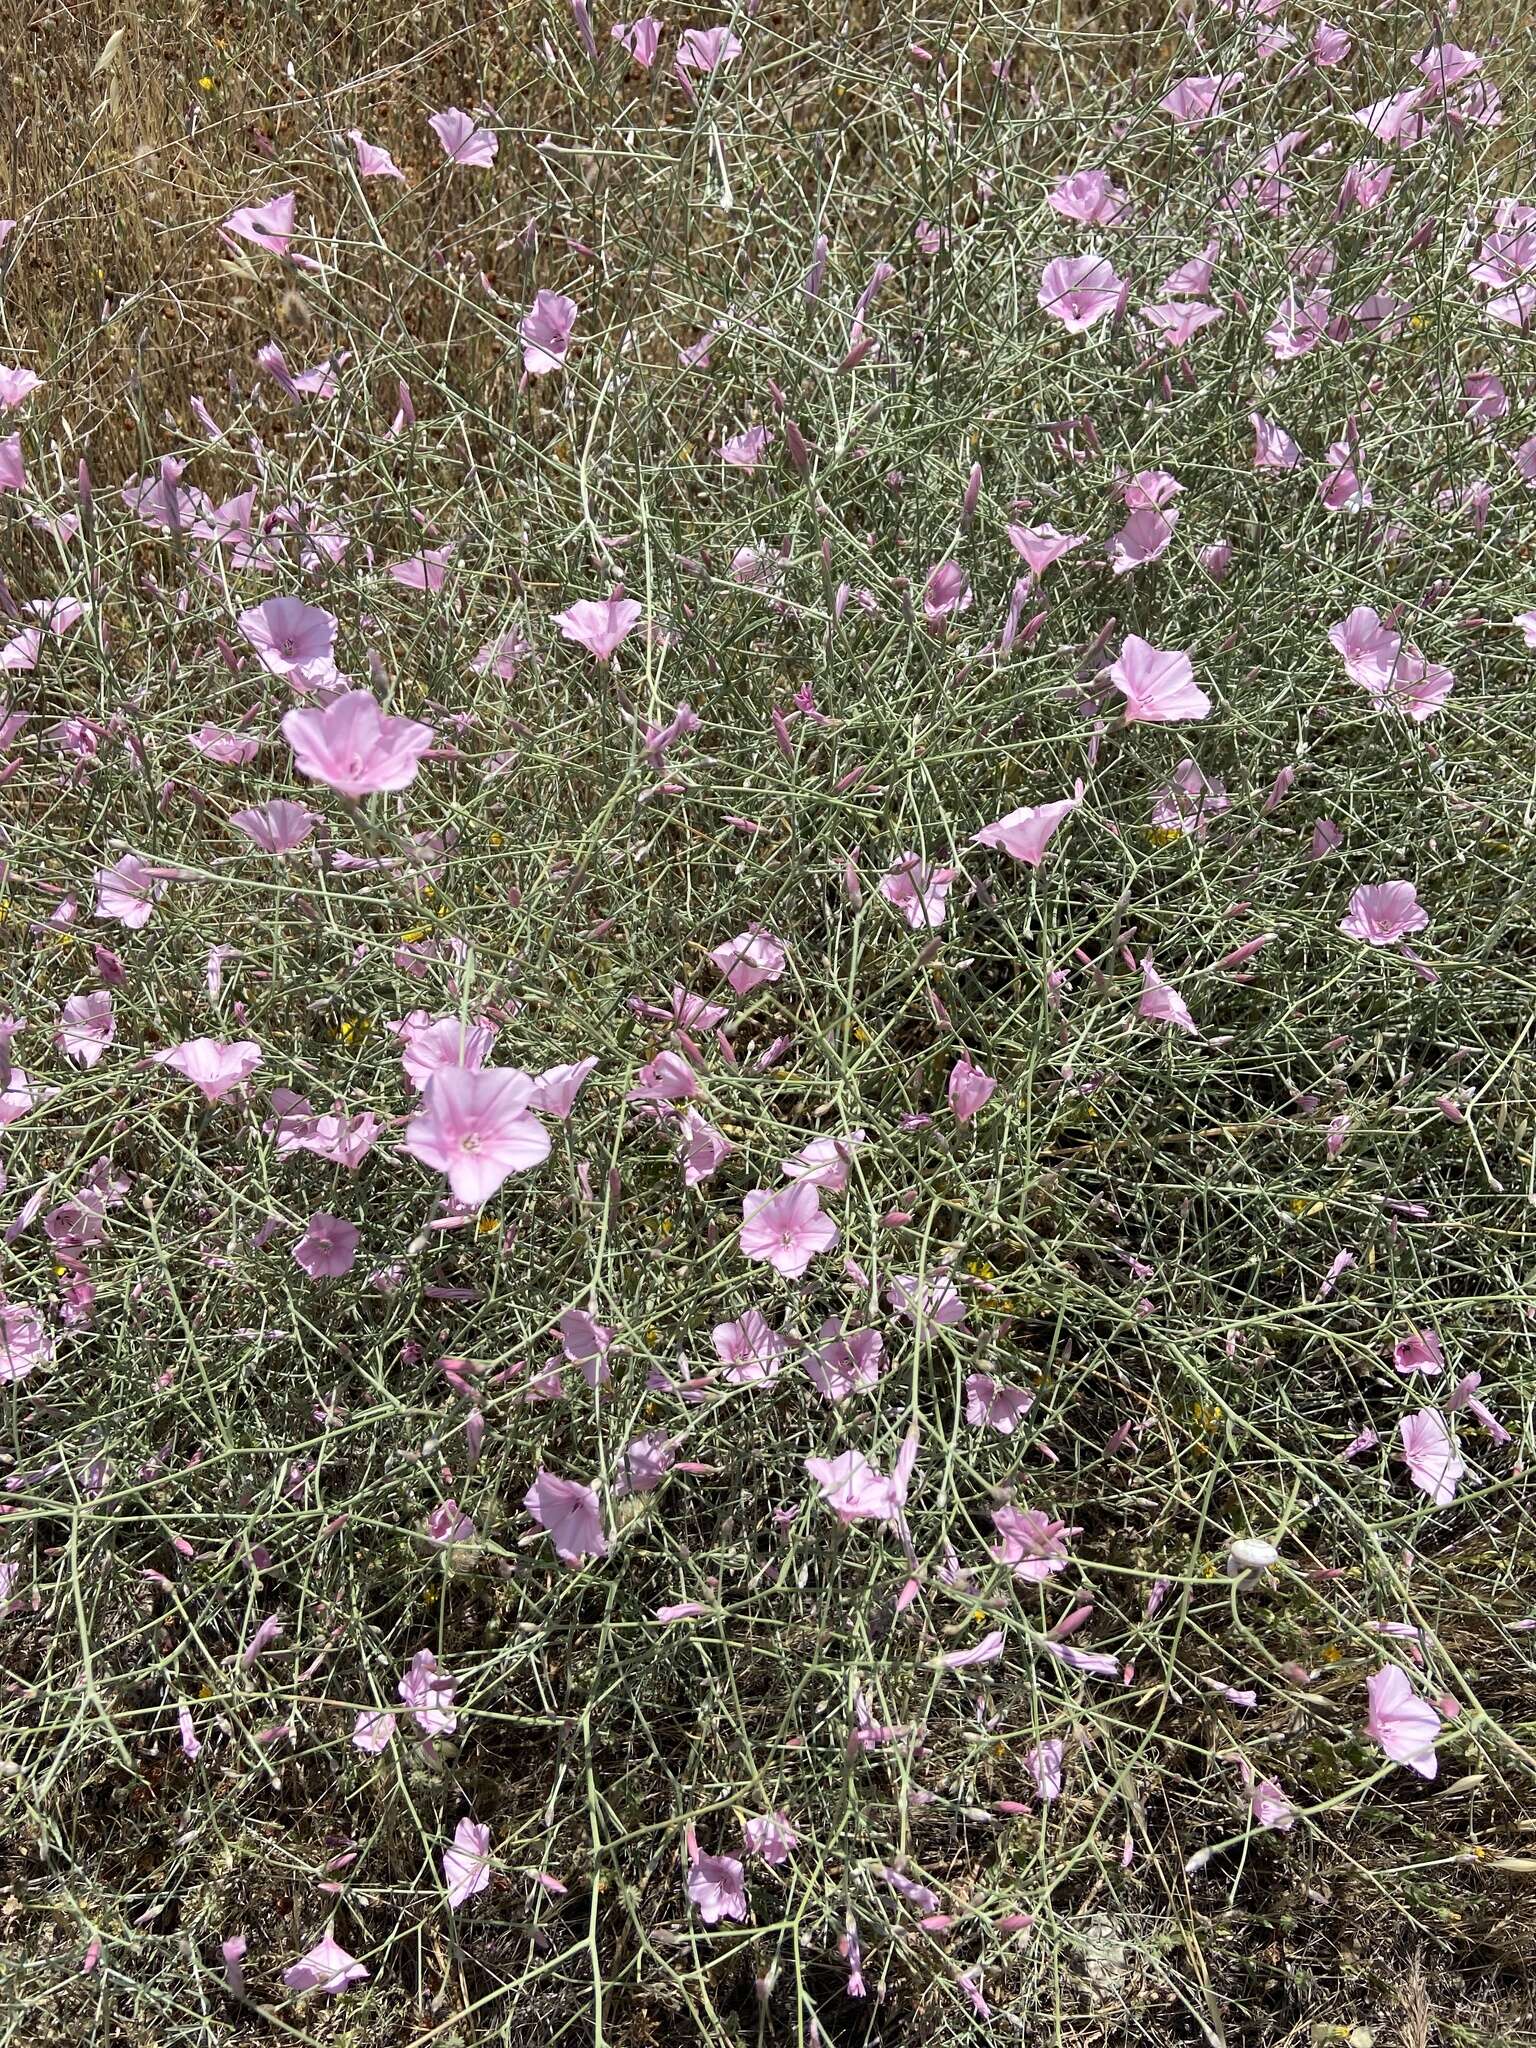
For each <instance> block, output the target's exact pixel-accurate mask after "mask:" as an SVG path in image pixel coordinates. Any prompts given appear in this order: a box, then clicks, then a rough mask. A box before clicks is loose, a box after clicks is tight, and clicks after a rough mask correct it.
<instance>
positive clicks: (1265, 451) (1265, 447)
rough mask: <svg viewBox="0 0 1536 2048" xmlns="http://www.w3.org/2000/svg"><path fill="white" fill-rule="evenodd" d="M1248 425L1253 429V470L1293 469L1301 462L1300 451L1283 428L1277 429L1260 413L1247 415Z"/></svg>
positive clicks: (1272, 422) (1271, 421)
mask: <svg viewBox="0 0 1536 2048" xmlns="http://www.w3.org/2000/svg"><path fill="white" fill-rule="evenodd" d="M1248 424H1249V425H1250V426H1251V427H1252V428H1253V436H1254V444H1255V445H1254V450H1253V466H1254V468H1255V469H1282V470H1283V469H1294V468H1295V467H1296V465H1297V464H1298V463H1299V462H1300V461H1301V450H1300V449H1299V448H1298V447H1297V445H1296V443H1295V442H1294V441H1293V440H1292V439H1291V437H1290V435H1289V434H1288V433H1287V432H1286V431H1285V429H1284V427H1277V426H1276V425H1275V423H1274V421H1273V420H1267V419H1265V417H1264V415H1263V413H1261V412H1251V413H1249V415H1248Z"/></svg>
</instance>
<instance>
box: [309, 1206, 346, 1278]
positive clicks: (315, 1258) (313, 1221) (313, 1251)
mask: <svg viewBox="0 0 1536 2048" xmlns="http://www.w3.org/2000/svg"><path fill="white" fill-rule="evenodd" d="M357 1241H358V1230H357V1225H356V1224H355V1223H348V1222H347V1221H346V1219H345V1218H344V1217H341V1216H328V1215H327V1214H326V1213H325V1211H324V1210H323V1209H317V1210H316V1212H315V1214H314V1215H313V1216H311V1217H310V1219H309V1221H308V1223H307V1224H306V1225H305V1226H304V1235H303V1236H302V1237H301V1238H300V1239H299V1241H298V1243H297V1244H296V1245H295V1246H294V1248H293V1257H294V1262H295V1264H297V1265H300V1266H302V1267H303V1269H304V1271H305V1272H306V1273H307V1274H308V1275H309V1277H310V1279H311V1280H339V1279H341V1277H342V1275H343V1274H345V1273H350V1272H351V1270H352V1268H353V1265H354V1264H355V1263H356V1260H357Z"/></svg>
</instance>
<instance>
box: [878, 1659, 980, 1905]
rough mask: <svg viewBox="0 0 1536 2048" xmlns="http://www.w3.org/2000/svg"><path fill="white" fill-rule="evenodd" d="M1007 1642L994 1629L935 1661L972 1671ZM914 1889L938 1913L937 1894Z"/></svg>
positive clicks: (950, 1668) (891, 1874) (951, 1668)
mask: <svg viewBox="0 0 1536 2048" xmlns="http://www.w3.org/2000/svg"><path fill="white" fill-rule="evenodd" d="M1006 1641H1007V1638H1006V1637H1005V1636H1004V1634H1003V1631H1002V1630H1001V1629H1000V1628H994V1629H991V1630H989V1631H988V1633H987V1634H986V1635H984V1636H983V1637H982V1639H981V1641H980V1642H979V1643H972V1644H971V1645H970V1647H969V1648H968V1649H964V1650H950V1651H948V1652H946V1654H945V1655H943V1656H942V1657H938V1658H935V1660H934V1661H935V1662H936V1663H937V1664H938V1666H939V1668H940V1669H941V1670H943V1671H972V1670H974V1669H975V1668H976V1667H977V1665H980V1664H995V1663H996V1662H997V1660H998V1658H999V1657H1001V1656H1002V1654H1003V1648H1004V1645H1005V1643H1006ZM885 1875H886V1876H887V1877H888V1878H892V1877H894V1876H895V1873H894V1872H892V1871H887V1872H886V1873H885ZM899 1888H900V1887H899V1886H898V1889H899ZM914 1889H916V1890H917V1891H918V1892H919V1894H920V1896H919V1897H918V1898H917V1899H916V1900H915V1901H914V1903H915V1904H918V1905H920V1906H921V1907H922V1908H923V1910H924V1911H925V1912H929V1913H932V1912H935V1911H937V1909H938V1903H939V1901H938V1898H937V1896H936V1894H935V1893H933V1892H931V1891H929V1890H928V1888H927V1886H926V1885H923V1886H918V1887H915V1888H914Z"/></svg>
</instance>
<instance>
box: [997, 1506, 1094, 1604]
mask: <svg viewBox="0 0 1536 2048" xmlns="http://www.w3.org/2000/svg"><path fill="white" fill-rule="evenodd" d="M992 1521H993V1524H994V1526H995V1527H996V1529H997V1533H998V1536H999V1537H1000V1538H1001V1541H1000V1542H998V1543H995V1544H994V1545H993V1546H992V1556H993V1557H994V1558H995V1559H996V1560H997V1562H998V1563H999V1564H1005V1565H1007V1566H1008V1567H1009V1569H1010V1570H1011V1571H1012V1573H1013V1575H1014V1577H1015V1578H1016V1579H1025V1580H1027V1581H1029V1582H1030V1583H1031V1584H1034V1585H1044V1583H1045V1581H1046V1580H1047V1579H1049V1578H1052V1577H1053V1576H1054V1575H1055V1574H1056V1573H1057V1572H1064V1571H1065V1570H1066V1568H1067V1566H1068V1564H1069V1563H1070V1562H1071V1558H1070V1556H1069V1555H1068V1551H1067V1545H1068V1544H1069V1543H1070V1542H1071V1540H1072V1538H1073V1537H1074V1536H1079V1535H1081V1534H1082V1531H1081V1530H1080V1529H1075V1528H1068V1526H1067V1524H1066V1523H1065V1522H1056V1521H1053V1520H1052V1519H1051V1517H1050V1516H1049V1515H1046V1514H1042V1513H1041V1512H1040V1510H1039V1509H1038V1508H1016V1507H1005V1508H994V1509H993V1511H992Z"/></svg>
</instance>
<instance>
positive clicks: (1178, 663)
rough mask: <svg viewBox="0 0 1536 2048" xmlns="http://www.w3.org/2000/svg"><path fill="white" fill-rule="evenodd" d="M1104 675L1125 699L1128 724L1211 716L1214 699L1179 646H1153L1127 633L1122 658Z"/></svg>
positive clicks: (1165, 722)
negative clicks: (1196, 678) (1209, 695)
mask: <svg viewBox="0 0 1536 2048" xmlns="http://www.w3.org/2000/svg"><path fill="white" fill-rule="evenodd" d="M1105 674H1106V675H1107V676H1108V678H1109V680H1110V682H1112V683H1113V684H1114V686H1115V688H1116V689H1117V690H1118V691H1119V692H1120V693H1121V695H1122V696H1123V697H1124V698H1125V722H1126V724H1127V725H1171V724H1174V723H1175V722H1176V721H1178V720H1179V719H1183V718H1208V717H1209V716H1210V711H1211V700H1210V698H1209V697H1207V696H1206V694H1205V692H1204V690H1202V689H1201V688H1200V687H1199V685H1198V684H1197V683H1196V681H1195V670H1194V664H1193V663H1192V662H1191V660H1190V658H1189V656H1188V655H1187V654H1184V653H1182V652H1180V651H1179V650H1178V649H1176V648H1162V647H1153V646H1152V645H1151V644H1150V643H1149V642H1148V641H1146V640H1141V639H1138V637H1137V636H1136V634H1134V633H1127V634H1126V636H1125V641H1124V644H1123V645H1122V647H1121V649H1120V656H1119V659H1118V660H1117V661H1115V662H1113V663H1112V664H1111V665H1110V667H1109V668H1108V669H1106V670H1105Z"/></svg>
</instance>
